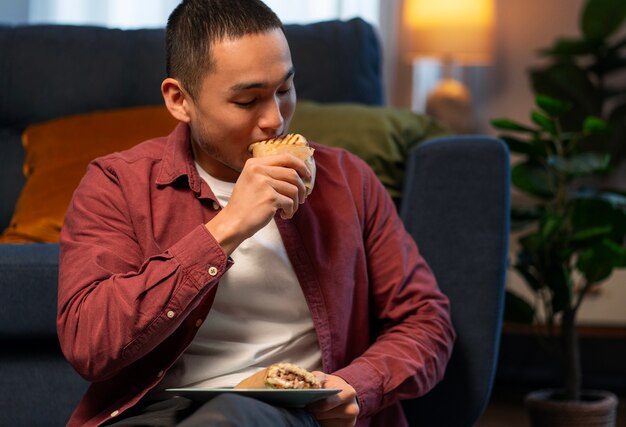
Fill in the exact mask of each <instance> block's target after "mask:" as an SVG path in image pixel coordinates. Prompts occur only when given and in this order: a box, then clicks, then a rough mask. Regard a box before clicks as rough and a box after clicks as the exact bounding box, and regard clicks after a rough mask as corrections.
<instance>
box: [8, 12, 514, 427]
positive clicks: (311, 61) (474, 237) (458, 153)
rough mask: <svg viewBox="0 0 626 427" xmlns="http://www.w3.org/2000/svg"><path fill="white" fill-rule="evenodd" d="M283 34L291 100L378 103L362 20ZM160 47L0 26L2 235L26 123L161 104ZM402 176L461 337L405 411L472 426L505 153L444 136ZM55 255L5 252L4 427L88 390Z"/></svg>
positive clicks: (486, 366) (373, 45)
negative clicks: (78, 369)
mask: <svg viewBox="0 0 626 427" xmlns="http://www.w3.org/2000/svg"><path fill="white" fill-rule="evenodd" d="M286 33H287V38H288V40H289V43H290V45H291V48H292V54H293V60H294V64H295V67H296V69H297V78H296V88H297V92H298V95H299V97H300V98H303V99H310V100H314V101H319V102H325V103H328V102H358V103H363V104H368V105H380V104H382V100H383V88H382V84H381V74H380V73H381V72H380V69H381V67H380V65H381V53H380V50H379V45H378V40H377V37H376V34H375V32H374V30H373V28H372V27H371V26H369V25H368V24H366V23H365V22H364V21H362V20H359V19H355V20H351V21H348V22H339V21H333V22H326V23H318V24H311V25H304V26H300V25H290V26H287V27H286ZM163 44H164V33H163V30H159V29H155V30H133V31H121V30H112V29H104V28H97V27H80V26H18V27H10V26H4V27H2V26H0V153H1V155H0V197H1V200H2V204H1V205H0V227H2V228H4V227H6V226H7V225H8V224H9V221H10V218H11V215H12V212H13V208H14V206H15V202H16V200H17V198H18V196H19V193H20V190H21V188H22V186H23V184H24V178H23V175H22V163H23V161H24V153H23V149H22V146H21V141H20V136H21V133H22V132H23V131H24V129H25V128H26V127H27V126H28V125H29V124H32V123H37V122H41V121H45V120H49V119H53V118H57V117H62V116H67V115H71V114H77V113H83V112H89V111H95V110H107V109H115V108H121V107H129V106H135V105H152V104H159V103H161V95H160V91H159V86H160V81H161V79H162V78H163V77H164V65H163V64H164V50H163ZM407 168H408V174H407V181H406V185H405V189H404V192H403V197H402V203H403V204H402V207H401V213H402V216H403V219H404V220H405V223H406V224H407V228H408V229H409V231H410V232H411V233H412V234H413V236H414V237H415V238H416V239H417V240H418V243H419V244H420V246H421V249H422V252H423V253H424V255H425V256H426V258H427V260H429V262H431V264H432V266H433V269H434V270H435V274H436V275H437V276H438V279H439V282H440V286H441V287H442V289H444V291H445V292H448V293H449V295H450V298H451V299H452V300H453V320H454V321H455V325H456V326H457V329H458V332H459V339H458V341H457V344H456V348H455V350H454V355H453V361H452V363H451V367H450V369H449V374H448V375H447V376H446V379H445V380H444V382H442V383H441V384H440V385H439V386H438V387H437V389H435V390H434V391H433V392H432V393H430V394H429V395H428V396H426V397H424V398H421V399H418V400H414V401H410V402H407V404H406V408H407V413H408V415H409V417H410V419H411V423H412V424H414V425H417V423H419V425H424V426H428V425H445V426H454V425H471V424H472V423H473V421H475V420H476V419H477V418H478V416H479V415H480V413H481V412H482V410H483V409H484V405H485V403H486V402H487V399H488V397H489V393H490V390H491V384H492V381H493V373H494V369H495V362H496V358H497V349H498V334H499V328H500V322H501V314H502V312H501V311H502V297H503V284H504V269H505V254H506V248H507V230H508V215H507V212H508V197H509V194H508V188H509V187H508V156H507V151H506V147H505V146H504V145H503V144H502V143H501V142H500V141H498V140H495V139H493V138H489V137H481V136H475V137H464V138H455V137H450V138H444V139H440V140H433V141H429V142H428V143H425V144H422V145H420V146H419V147H418V148H417V149H416V150H414V151H412V152H411V153H410V155H409V157H408V158H407ZM51 184H52V183H51ZM57 257H58V245H56V244H51V243H48V244H0V298H1V301H2V308H1V310H0V384H2V388H1V389H0V425H6V426H57V425H64V424H65V422H66V420H67V419H68V417H69V415H70V413H71V411H72V410H73V408H74V406H75V405H76V403H77V401H78V400H79V398H80V396H81V395H82V392H83V391H84V390H85V388H86V386H87V383H86V382H85V381H84V380H83V379H81V378H80V377H79V376H78V375H77V374H76V373H74V371H73V370H72V368H71V367H70V366H69V365H68V364H67V363H66V362H65V360H64V358H63V356H62V355H61V353H60V351H59V346H58V341H57V337H56V329H55V316H56V289H57V274H58V265H57ZM454 301H463V304H460V303H459V304H455V302H454ZM479 304H480V307H478V305H479ZM479 308H480V309H479ZM476 343H479V344H480V345H479V346H476V345H475V344H476ZM474 347H479V348H477V349H474ZM450 404H452V405H453V407H454V410H451V409H450V408H449V406H448V405H450ZM472 420H473V421H472Z"/></svg>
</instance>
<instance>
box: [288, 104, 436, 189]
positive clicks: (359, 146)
mask: <svg viewBox="0 0 626 427" xmlns="http://www.w3.org/2000/svg"><path fill="white" fill-rule="evenodd" d="M290 132H296V133H300V134H302V135H304V136H305V137H306V138H307V139H309V140H311V141H315V142H318V143H320V144H324V145H329V146H333V147H340V148H345V149H346V150H348V151H350V152H352V153H354V154H356V155H357V156H359V157H361V158H362V159H363V160H365V162H367V163H368V164H369V165H370V167H371V168H372V169H373V170H374V172H375V173H376V175H377V176H378V178H379V179H380V181H381V182H382V183H383V185H384V186H385V188H386V189H387V191H388V192H389V194H390V195H391V197H393V198H394V199H399V198H400V196H401V194H402V186H403V184H404V173H405V163H406V159H407V155H408V152H409V150H410V149H411V148H413V147H415V146H416V145H417V144H419V143H420V142H422V141H425V140H427V139H429V138H433V137H436V136H442V135H445V134H446V133H447V131H446V130H445V129H444V128H443V127H442V126H441V125H440V124H438V123H437V122H436V121H435V120H433V119H432V118H430V117H428V116H426V115H423V114H418V113H414V112H412V111H409V110H404V109H400V108H390V107H373V106H365V105H360V104H348V103H345V104H319V103H315V102H311V101H303V100H301V101H298V105H297V108H296V112H295V114H294V117H293V120H292V121H291V126H290Z"/></svg>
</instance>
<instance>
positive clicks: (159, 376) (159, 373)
mask: <svg viewBox="0 0 626 427" xmlns="http://www.w3.org/2000/svg"><path fill="white" fill-rule="evenodd" d="M164 373H165V371H164V370H163V369H161V370H160V371H159V372H158V373H157V378H161V377H162V376H163V374H164Z"/></svg>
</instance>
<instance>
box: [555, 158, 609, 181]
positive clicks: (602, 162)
mask: <svg viewBox="0 0 626 427" xmlns="http://www.w3.org/2000/svg"><path fill="white" fill-rule="evenodd" d="M548 164H549V165H550V166H552V167H554V168H555V169H556V170H558V171H559V172H561V173H564V174H566V175H567V176H569V177H579V176H590V175H594V174H601V173H605V172H607V171H608V170H609V167H610V165H611V156H610V155H609V154H606V153H589V152H588V153H581V154H577V155H575V156H572V157H570V158H568V159H564V158H562V157H558V156H551V157H549V158H548Z"/></svg>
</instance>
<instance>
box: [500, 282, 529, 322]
mask: <svg viewBox="0 0 626 427" xmlns="http://www.w3.org/2000/svg"><path fill="white" fill-rule="evenodd" d="M534 318H535V309H534V308H533V306H532V305H530V304H529V303H528V301H526V300H525V299H524V298H522V297H520V296H518V295H517V294H515V293H514V292H511V291H510V290H507V291H506V296H505V299H504V321H505V322H511V323H523V324H531V323H532V322H533V319H534Z"/></svg>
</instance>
